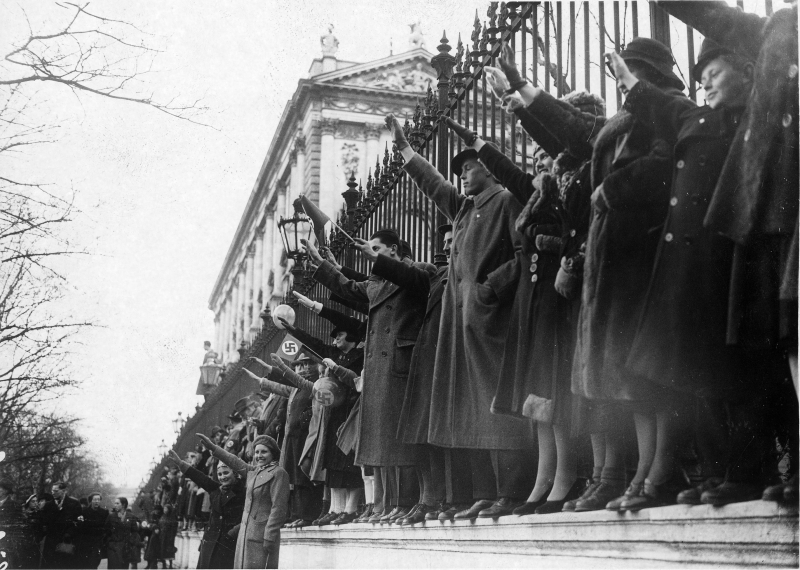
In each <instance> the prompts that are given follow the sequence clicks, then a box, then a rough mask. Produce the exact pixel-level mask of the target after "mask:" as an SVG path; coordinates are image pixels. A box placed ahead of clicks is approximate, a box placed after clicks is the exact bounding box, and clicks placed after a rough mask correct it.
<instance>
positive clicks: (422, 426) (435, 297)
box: [372, 256, 447, 444]
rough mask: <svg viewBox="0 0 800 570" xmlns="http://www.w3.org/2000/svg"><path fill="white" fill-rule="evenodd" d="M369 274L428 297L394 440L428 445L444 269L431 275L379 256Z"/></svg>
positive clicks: (445, 271) (445, 274) (445, 273)
mask: <svg viewBox="0 0 800 570" xmlns="http://www.w3.org/2000/svg"><path fill="white" fill-rule="evenodd" d="M372 272H373V273H374V274H375V275H379V276H380V277H383V278H384V279H386V280H388V281H391V282H392V283H394V284H396V285H398V286H400V287H403V288H405V289H408V290H409V291H414V292H416V293H417V294H418V295H420V296H425V297H427V301H426V308H425V319H424V320H423V322H422V328H420V329H419V335H418V336H417V344H416V345H415V346H414V352H413V354H412V355H411V366H410V368H409V372H408V384H406V393H405V397H404V398H403V407H402V409H401V410H400V420H399V423H398V426H397V437H398V439H400V440H401V441H403V442H404V443H416V444H422V443H428V425H429V421H430V407H431V394H432V391H433V367H434V364H435V363H436V346H437V343H438V341H439V322H440V321H441V316H442V294H443V293H444V284H445V281H446V277H447V266H445V267H440V268H438V269H437V271H436V273H435V274H433V275H430V273H429V272H428V271H426V270H423V269H420V268H418V267H414V266H413V265H409V264H407V263H403V262H401V261H396V260H394V259H391V258H388V257H386V256H381V257H380V258H379V259H378V261H376V262H375V265H374V266H373V268H372Z"/></svg>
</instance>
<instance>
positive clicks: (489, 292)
mask: <svg viewBox="0 0 800 570" xmlns="http://www.w3.org/2000/svg"><path fill="white" fill-rule="evenodd" d="M386 123H387V126H388V127H389V129H390V130H391V131H392V133H393V135H394V140H395V144H396V145H397V148H398V150H399V151H400V152H401V153H402V155H403V158H404V159H405V165H404V166H403V168H404V169H405V170H406V171H407V172H408V173H409V174H410V175H411V178H412V179H413V180H414V182H415V183H416V184H417V187H418V188H419V189H420V190H421V191H422V192H423V193H424V194H425V195H426V196H428V197H429V198H430V199H432V200H433V201H434V203H435V204H436V206H437V208H438V209H439V211H441V212H442V213H443V214H444V215H445V216H446V217H447V218H448V219H449V220H450V221H451V222H452V224H453V247H452V252H451V256H450V269H449V273H448V279H447V285H446V292H445V294H444V301H443V306H442V321H441V327H440V330H439V342H438V347H437V350H436V364H435V371H434V378H433V383H434V389H433V400H432V403H431V409H432V410H433V409H435V410H437V411H438V413H436V414H431V416H430V426H429V433H428V439H429V442H430V443H431V444H433V445H440V446H442V447H450V448H467V449H471V450H473V452H472V454H471V457H472V458H471V462H472V474H473V479H472V485H473V489H472V490H473V497H474V499H476V502H475V504H474V505H473V506H472V507H471V508H470V509H467V510H465V511H462V512H460V513H458V514H457V515H456V517H457V518H465V519H473V518H476V517H478V516H481V517H485V518H490V517H499V516H505V515H508V514H511V512H512V511H513V509H514V508H516V507H517V506H519V504H521V502H522V500H523V499H524V498H525V497H526V496H527V494H528V489H529V488H530V486H532V484H533V481H532V480H531V476H530V474H531V473H534V472H535V471H536V470H535V468H534V467H533V465H531V463H532V462H531V458H530V455H529V453H530V450H531V449H532V447H533V445H532V439H531V437H532V433H531V426H530V424H528V423H526V422H520V421H518V420H516V419H514V418H509V417H504V416H499V415H494V414H492V413H491V404H492V399H493V397H494V393H495V389H496V388H497V381H498V379H499V370H500V363H501V359H502V356H503V346H504V343H505V341H506V334H507V324H508V321H509V317H510V305H508V304H503V303H501V302H500V301H499V299H500V298H502V297H503V296H504V294H505V292H506V290H507V289H508V288H509V287H512V286H513V285H515V283H516V281H514V280H511V279H510V278H509V275H507V274H506V272H505V271H503V270H502V269H501V271H499V272H498V271H495V270H497V269H498V268H502V266H503V265H504V264H505V262H506V261H509V260H511V259H513V258H514V254H515V250H516V249H518V248H519V247H521V236H520V235H519V234H518V233H517V232H516V231H515V230H514V222H515V221H516V219H517V216H518V215H519V213H520V210H521V206H520V205H519V203H518V202H517V200H516V199H514V197H513V196H512V195H511V193H510V192H508V190H506V189H504V188H503V187H502V186H501V185H500V184H498V183H497V181H496V180H495V179H494V178H493V177H492V176H491V175H490V174H489V173H488V172H487V171H486V169H485V168H484V167H483V165H482V164H480V162H479V161H478V157H477V153H476V152H475V151H474V150H472V149H469V150H466V151H463V152H462V153H460V154H458V155H456V156H455V157H454V158H453V160H452V161H451V168H452V169H453V172H454V173H455V174H456V175H458V176H459V177H460V178H461V180H462V187H463V189H464V191H465V192H466V194H467V195H463V194H460V193H459V190H458V188H457V187H456V186H455V185H453V184H451V183H450V182H449V181H448V180H446V179H445V178H444V177H443V176H442V175H441V174H440V173H439V172H438V171H437V170H436V169H435V168H434V167H433V166H432V165H431V164H430V163H428V162H427V161H426V160H425V159H424V158H422V157H421V156H419V155H418V154H417V153H415V152H414V150H413V149H412V148H411V146H410V145H409V143H408V141H407V140H406V138H405V135H404V134H403V130H402V127H401V126H400V123H399V122H398V121H397V119H396V118H395V117H394V116H393V115H389V116H387V117H386Z"/></svg>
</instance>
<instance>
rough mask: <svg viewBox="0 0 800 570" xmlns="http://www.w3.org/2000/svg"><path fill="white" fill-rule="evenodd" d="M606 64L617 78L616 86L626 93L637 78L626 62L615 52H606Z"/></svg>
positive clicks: (635, 82) (636, 81)
mask: <svg viewBox="0 0 800 570" xmlns="http://www.w3.org/2000/svg"><path fill="white" fill-rule="evenodd" d="M606 64H607V65H608V68H609V69H610V70H611V73H613V74H614V77H615V78H616V80H617V87H619V90H620V91H621V92H622V93H625V94H627V93H628V91H630V90H631V89H633V86H634V85H636V84H637V83H638V82H639V80H638V79H637V78H636V76H635V75H634V74H633V73H632V72H631V70H630V69H629V68H628V64H627V63H625V60H624V59H622V57H620V55H619V54H618V53H616V52H613V51H612V52H610V53H607V54H606Z"/></svg>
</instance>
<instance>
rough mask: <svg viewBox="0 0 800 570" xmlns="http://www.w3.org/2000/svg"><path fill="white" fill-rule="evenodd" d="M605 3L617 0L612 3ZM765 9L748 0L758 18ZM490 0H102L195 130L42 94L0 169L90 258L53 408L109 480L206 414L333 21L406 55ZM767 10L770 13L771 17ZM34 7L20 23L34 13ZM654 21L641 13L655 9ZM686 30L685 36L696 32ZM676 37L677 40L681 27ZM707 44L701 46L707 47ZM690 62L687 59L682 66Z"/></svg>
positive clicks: (2, 1)
mask: <svg viewBox="0 0 800 570" xmlns="http://www.w3.org/2000/svg"><path fill="white" fill-rule="evenodd" d="M606 4H610V3H606ZM750 4H753V5H754V6H755V5H757V4H761V5H762V6H763V2H755V0H753V1H751V0H748V2H747V7H748V8H752V7H751V6H749V5H750ZM487 6H488V2H485V1H480V2H476V1H472V0H468V1H445V0H435V1H430V0H427V1H424V0H405V1H403V0H396V1H393V2H376V1H371V2H365V1H360V0H355V1H354V0H347V1H342V0H324V1H322V0H313V1H308V0H307V1H302V0H301V1H297V0H295V1H292V2H277V1H274V0H272V1H270V0H213V1H212V0H191V1H189V0H170V1H169V2H163V1H156V0H138V1H137V2H128V1H123V0H97V1H95V2H93V3H92V4H91V9H92V10H93V11H94V12H95V13H98V14H102V15H104V16H107V17H109V18H114V19H119V20H125V21H127V22H130V23H132V24H134V25H135V26H136V27H137V28H138V29H139V30H141V33H138V32H136V33H133V34H132V35H131V37H132V38H134V37H135V38H136V40H137V41H140V40H144V41H145V42H146V43H147V45H149V46H152V47H154V48H157V49H158V50H160V52H159V53H158V55H157V56H156V57H155V59H154V60H153V70H152V73H149V74H148V75H146V76H145V77H144V83H143V85H142V87H143V88H144V89H145V90H146V91H147V92H148V93H149V92H152V93H153V94H154V96H155V97H156V98H159V99H160V100H166V99H171V98H173V97H178V98H179V100H182V101H193V100H197V99H200V100H201V104H202V105H203V106H204V107H207V109H208V110H207V111H206V112H205V113H204V114H202V115H200V116H198V117H197V118H198V120H200V121H202V122H204V123H206V124H208V125H209V126H199V125H196V124H193V123H190V122H187V121H182V120H179V119H175V118H173V117H169V116H167V115H165V114H163V113H159V112H158V111H156V110H154V109H152V108H149V107H147V106H144V105H138V104H135V103H126V102H121V101H111V100H108V99H104V98H101V97H97V96H93V95H86V94H78V95H76V94H73V93H72V92H70V91H68V90H66V89H64V88H63V87H61V86H37V87H36V88H35V89H36V93H35V95H34V96H35V98H36V100H37V102H38V105H37V107H36V113H39V114H40V117H41V119H42V120H45V121H50V122H52V123H53V124H58V125H60V127H59V129H58V131H57V140H56V142H54V143H52V144H48V145H41V146H37V147H29V148H28V149H27V150H26V151H25V152H23V153H20V154H19V155H17V156H16V157H15V158H14V159H13V161H12V162H11V163H10V164H9V163H4V164H1V165H0V167H2V168H5V169H9V168H10V169H11V170H12V171H14V172H15V173H18V174H21V175H24V176H26V177H28V179H30V177H35V178H36V179H37V180H39V181H43V182H47V183H49V184H52V187H53V188H55V189H58V190H59V191H60V192H63V193H64V194H65V195H68V194H70V193H71V192H72V191H74V192H75V193H76V207H77V210H78V213H77V214H76V215H75V216H74V219H75V221H74V222H73V224H72V226H71V227H70V229H69V230H68V232H69V233H70V237H71V238H73V239H74V240H75V241H76V243H77V244H79V245H80V246H81V247H83V248H85V249H86V250H88V252H89V254H88V255H82V256H75V257H72V258H70V259H69V260H68V262H66V263H62V264H61V265H60V266H59V269H60V270H61V271H62V272H63V273H64V274H65V275H66V276H67V279H68V290H67V297H66V299H65V300H64V303H63V304H62V307H61V308H62V310H63V311H64V312H65V313H67V314H71V315H73V316H75V317H78V318H80V320H89V321H92V322H94V323H96V325H97V326H95V327H92V328H90V329H87V330H84V331H83V332H81V334H80V335H79V337H78V341H79V342H78V344H76V346H75V349H74V352H73V355H72V358H71V367H72V370H73V372H74V375H75V376H76V377H77V378H79V379H80V380H81V387H80V389H76V390H73V391H71V392H68V393H65V394H64V395H63V396H61V397H59V399H58V400H57V402H56V404H55V405H57V406H58V408H59V409H60V410H62V411H64V412H65V413H69V414H73V415H75V416H77V417H80V418H81V419H82V421H81V423H80V431H81V433H82V434H83V435H84V436H85V437H86V439H87V441H88V446H89V449H90V450H91V452H92V454H94V455H95V457H96V458H97V459H98V460H99V461H100V463H101V464H102V465H103V466H104V467H105V469H106V472H107V474H108V476H109V478H110V479H111V481H112V482H113V483H115V484H117V485H119V486H126V487H133V486H136V485H137V484H138V483H139V481H140V480H141V479H142V477H144V476H145V475H146V473H147V472H148V471H149V466H150V462H151V461H152V459H153V458H154V457H155V456H156V455H157V447H158V445H159V443H160V442H161V440H162V439H163V440H164V441H165V443H166V444H168V445H170V444H172V443H173V442H174V440H175V434H174V433H173V428H172V420H173V419H175V418H176V417H177V414H178V412H179V411H180V412H182V413H183V415H184V417H186V415H187V414H189V413H190V412H193V411H194V406H195V404H197V403H198V401H199V399H200V398H199V397H197V396H195V394H194V392H195V387H196V384H197V379H198V373H199V370H198V366H199V365H200V363H201V361H202V357H203V341H204V340H206V339H212V338H214V327H213V314H212V312H211V311H210V310H209V309H208V306H207V305H208V298H209V295H210V293H211V289H212V287H213V285H214V281H215V279H216V277H217V274H218V272H219V271H220V268H221V266H222V263H223V261H224V258H225V254H226V252H227V250H228V246H229V244H230V242H231V240H232V238H233V235H234V232H235V230H236V227H237V224H238V222H239V218H240V217H241V215H242V212H243V209H244V207H245V205H246V202H247V198H248V197H249V195H250V192H251V190H252V188H253V185H254V183H255V180H256V176H257V174H258V171H259V169H260V167H261V163H262V161H263V160H264V157H265V155H266V152H267V149H268V147H269V144H270V142H271V140H272V136H273V133H274V130H275V127H276V126H277V123H278V120H279V118H280V116H281V113H282V111H283V108H284V106H285V104H286V102H287V100H288V99H289V98H290V97H291V96H292V94H293V92H294V90H295V89H296V87H297V82H298V80H300V79H302V78H303V77H305V76H306V73H307V71H308V68H309V66H310V65H311V62H312V60H313V59H314V58H315V57H319V56H320V54H321V51H320V44H319V38H320V35H321V34H323V33H324V32H325V30H326V29H327V26H328V25H329V24H333V25H334V27H335V30H334V33H335V35H336V36H337V38H338V39H339V42H340V44H339V54H338V57H339V58H341V59H344V60H351V61H359V62H361V61H370V60H374V59H379V58H382V57H385V56H387V55H389V49H390V45H392V46H393V49H394V51H395V53H398V52H400V51H404V50H406V49H407V41H408V35H409V26H408V24H410V23H412V21H413V20H416V19H417V18H418V19H420V20H421V21H422V30H423V32H424V34H425V37H426V41H427V47H428V50H429V51H431V52H435V47H436V45H437V44H438V43H439V41H438V40H439V38H440V37H441V33H442V31H443V30H444V31H445V32H446V33H447V37H448V38H449V39H450V42H451V45H455V43H456V40H457V38H458V33H459V32H461V34H462V37H463V39H464V40H468V38H469V35H470V33H471V30H472V21H473V18H474V17H475V10H476V9H477V10H479V12H480V16H481V18H483V16H484V15H485V13H486V8H487ZM762 9H763V8H762ZM23 11H24V13H23ZM67 15H68V11H67V10H65V9H63V8H60V7H59V6H58V5H57V4H56V3H55V2H52V1H46V0H24V2H23V1H22V0H18V1H16V2H15V1H13V0H0V21H2V22H3V26H2V27H1V28H0V50H2V53H3V54H5V53H7V52H8V51H9V47H10V46H14V45H16V44H18V42H20V41H21V40H23V39H25V38H26V37H27V34H28V25H27V23H26V17H27V19H28V20H29V21H30V25H31V27H32V29H33V30H34V31H36V32H37V33H46V32H48V31H51V30H52V29H55V28H56V27H57V26H58V25H59V24H61V23H62V22H63V21H64V18H65V17H66V16H67ZM642 16H643V17H644V18H645V19H646V16H645V15H644V14H642ZM684 29H685V28H684ZM674 33H675V34H680V33H682V32H681V30H680V29H675V30H674ZM697 49H699V42H698V43H697ZM679 63H680V62H679Z"/></svg>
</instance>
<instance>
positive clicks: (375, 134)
mask: <svg viewBox="0 0 800 570" xmlns="http://www.w3.org/2000/svg"><path fill="white" fill-rule="evenodd" d="M383 128H384V127H383V125H382V124H378V123H365V124H364V135H365V136H366V137H367V140H380V138H381V132H382V131H383Z"/></svg>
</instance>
